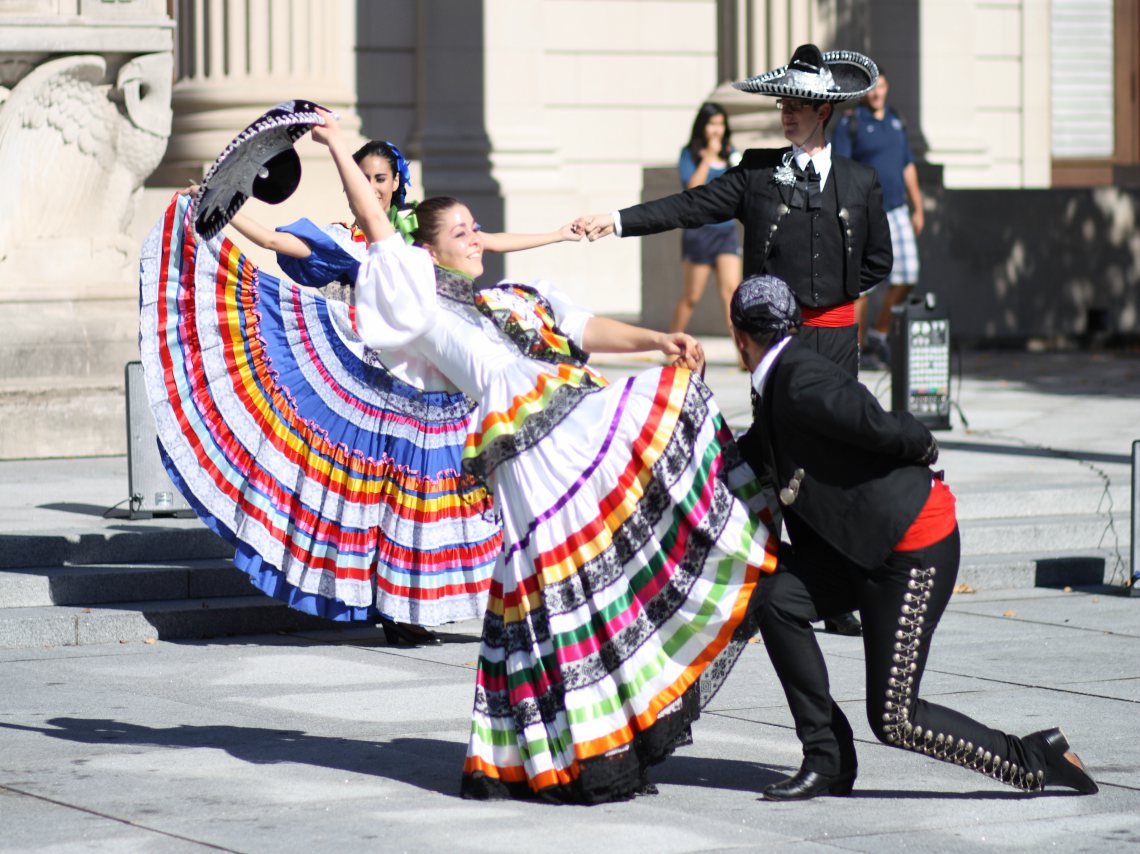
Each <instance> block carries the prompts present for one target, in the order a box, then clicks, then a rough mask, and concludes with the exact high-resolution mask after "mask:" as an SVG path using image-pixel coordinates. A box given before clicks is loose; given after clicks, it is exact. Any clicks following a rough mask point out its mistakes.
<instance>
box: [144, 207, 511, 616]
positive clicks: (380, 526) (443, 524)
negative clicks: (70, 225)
mask: <svg viewBox="0 0 1140 854" xmlns="http://www.w3.org/2000/svg"><path fill="white" fill-rule="evenodd" d="M188 207H189V198H188V197H186V196H176V197H175V199H174V200H173V201H172V202H171V204H170V207H169V208H168V209H167V211H166V213H165V215H164V216H163V218H162V219H161V220H160V222H159V223H158V225H156V226H155V228H154V230H153V231H152V232H151V233H150V235H149V236H148V238H147V240H146V242H145V244H144V246H143V252H142V262H141V269H140V288H141V308H140V311H141V315H140V334H139V338H140V346H141V350H142V361H143V366H144V374H145V378H146V386H147V392H148V395H149V397H150V401H151V407H152V411H153V413H154V417H155V424H156V428H157V431H158V439H159V444H160V446H161V450H162V452H163V455H164V461H165V463H166V467H167V470H168V472H169V473H170V476H171V478H172V479H173V480H174V482H175V483H176V484H177V485H178V487H179V488H180V489H181V491H182V492H183V494H184V495H185V496H186V497H187V499H188V500H189V501H190V502H191V504H192V505H193V506H194V507H195V509H196V510H197V511H198V514H199V515H200V517H201V518H202V519H203V520H204V521H205V522H206V524H207V525H209V526H210V527H211V528H212V529H213V530H214V531H216V532H217V533H218V534H220V535H221V536H223V537H225V538H226V539H228V540H230V541H231V542H232V543H233V544H234V545H235V547H236V550H237V551H236V555H235V563H236V564H237V565H238V566H239V567H240V568H241V569H242V570H244V571H245V572H246V573H248V574H249V576H250V578H251V579H252V581H253V583H254V585H255V586H257V587H258V588H259V589H261V590H262V591H264V592H265V593H267V594H269V595H271V596H274V597H277V598H279V599H282V600H284V601H285V602H287V603H288V604H289V605H290V606H292V607H294V608H297V609H299V610H301V611H305V612H307V613H311V614H315V615H318V616H322V617H326V618H329V619H333V620H369V621H374V620H375V619H377V617H378V616H380V615H384V616H386V617H389V618H391V619H394V620H397V621H399V622H406V623H414V624H419V625H439V624H442V623H446V622H451V621H456V620H465V619H471V618H475V617H479V616H482V614H483V612H484V609H485V605H486V601H487V593H488V590H489V587H490V581H491V573H492V568H493V565H494V563H495V559H496V557H497V556H498V553H499V550H500V546H501V540H502V537H501V532H500V527H499V520H498V516H497V512H496V510H495V509H494V507H493V506H492V502H491V499H490V497H489V495H488V493H487V491H486V489H485V487H484V486H483V484H481V483H480V482H478V481H477V480H475V479H474V478H471V477H470V476H467V475H464V474H463V473H462V471H461V465H460V461H461V455H462V449H463V445H464V441H465V439H466V436H467V432H468V427H469V423H470V419H471V411H472V408H473V404H472V403H471V402H470V401H469V400H467V398H465V397H464V396H463V395H462V394H460V393H458V392H456V391H455V390H454V389H453V388H451V390H443V391H424V390H422V389H420V388H417V387H415V386H413V385H410V384H408V383H406V382H403V381H401V380H400V379H397V378H396V377H395V376H394V375H393V374H392V373H391V372H389V371H388V370H386V369H385V368H384V367H383V366H382V364H380V363H378V362H377V361H376V360H375V359H369V358H367V355H368V354H367V353H366V352H365V351H364V349H363V347H362V346H361V345H360V342H359V339H355V340H354V336H353V335H352V333H351V329H352V323H351V318H350V317H349V313H350V308H349V306H347V305H345V304H344V303H340V302H334V301H327V300H325V299H324V298H322V297H321V296H320V295H319V294H317V293H315V292H313V291H310V290H306V289H303V288H300V287H298V286H296V285H293V284H291V283H289V282H282V281H278V280H277V279H275V278H273V277H272V276H269V275H266V274H264V273H261V272H260V271H259V270H258V269H257V268H256V267H254V266H253V264H251V263H250V261H249V260H248V259H247V258H246V257H245V256H243V255H242V254H241V253H240V252H239V251H238V249H237V248H236V247H235V246H234V245H233V244H232V243H230V242H229V241H228V240H226V239H224V238H222V237H220V236H219V237H217V238H215V239H213V240H211V241H199V240H198V238H197V236H196V235H195V234H194V232H193V230H192V228H191V227H190V225H189V220H188V218H187V209H188Z"/></svg>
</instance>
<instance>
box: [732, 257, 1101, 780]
mask: <svg viewBox="0 0 1140 854" xmlns="http://www.w3.org/2000/svg"><path fill="white" fill-rule="evenodd" d="M731 317H732V324H733V335H734V338H735V341H736V345H737V348H738V349H739V351H740V354H741V356H742V357H743V358H744V361H745V364H746V365H747V366H748V369H749V370H750V371H751V372H752V387H753V391H754V393H755V396H756V400H755V407H754V410H755V411H754V422H753V424H752V427H751V429H750V430H749V431H748V433H747V434H746V435H745V436H744V438H743V439H742V440H741V448H742V451H743V453H744V456H745V458H746V459H748V461H749V462H750V463H751V465H752V467H753V468H754V469H755V470H756V471H757V472H760V471H761V470H763V469H768V470H769V471H770V473H771V477H772V480H773V481H774V482H775V484H776V488H777V490H778V498H779V502H780V508H781V511H782V513H783V521H784V524H785V526H786V528H787V533H788V537H789V539H790V540H791V548H790V549H787V548H782V549H781V564H782V566H781V569H780V571H778V572H776V573H775V574H773V575H770V576H766V577H765V578H764V579H762V580H761V582H760V585H759V588H758V589H757V592H756V594H755V595H756V596H757V597H759V599H758V602H759V608H760V612H759V613H760V631H761V634H762V635H763V638H764V643H765V645H766V646H767V649H768V654H769V656H770V657H771V659H772V665H773V667H774V668H775V670H776V675H777V676H778V677H779V679H780V682H781V683H782V684H783V686H784V691H785V693H786V695H787V699H788V705H789V706H790V708H791V712H792V717H793V718H794V720H795V725H796V734H797V735H798V736H799V738H800V741H801V742H802V744H803V754H804V759H803V764H802V766H801V767H800V770H799V771H798V772H797V773H796V774H795V775H793V776H792V777H789V778H788V779H786V780H782V781H780V782H778V783H775V784H773V785H771V786H769V787H768V788H767V789H766V790H765V791H764V797H765V798H767V799H769V800H797V799H804V798H812V797H815V796H816V795H823V794H830V795H846V794H849V793H850V792H851V789H852V786H853V785H854V783H855V774H856V768H857V763H856V756H855V743H854V739H853V737H852V733H851V727H850V725H849V724H848V722H847V718H846V717H845V716H844V714H843V712H842V711H841V710H840V708H839V706H838V705H837V704H836V702H835V701H834V700H833V699H832V698H831V694H830V692H829V689H828V678H827V668H826V665H825V664H824V661H823V655H822V653H821V652H820V649H819V645H818V644H817V642H816V639H815V633H814V631H813V630H812V627H811V623H812V621H815V620H819V619H821V618H824V617H829V616H831V615H833V614H837V613H842V612H844V611H850V610H852V609H853V608H857V609H858V610H859V614H860V617H861V618H862V620H863V648H864V653H865V658H866V671H867V701H866V702H867V720H868V721H869V722H870V725H871V729H872V731H873V732H874V733H875V736H876V737H877V738H878V739H879V740H880V741H882V742H884V743H886V744H890V745H893V746H894V747H899V748H903V749H906V750H913V751H915V752H918V753H923V754H925V755H927V756H933V757H934V758H936V759H941V760H943V761H946V762H952V763H954V764H956V765H961V766H963V767H964V768H968V769H970V770H973V771H978V772H980V773H983V774H986V775H987V776H990V777H993V778H995V779H997V780H1000V781H1001V782H1003V783H1007V784H1009V785H1012V786H1014V787H1016V788H1019V789H1022V790H1024V791H1029V792H1036V791H1040V790H1041V789H1043V788H1044V787H1045V786H1046V785H1050V786H1066V787H1069V788H1073V789H1076V790H1077V791H1078V792H1080V793H1082V794H1092V793H1094V792H1096V791H1097V785H1096V783H1095V782H1094V781H1093V779H1092V778H1091V777H1090V776H1089V775H1088V774H1087V773H1085V771H1084V768H1083V766H1082V765H1081V762H1080V759H1079V758H1077V756H1076V755H1075V754H1074V753H1072V752H1070V751H1069V745H1068V742H1067V741H1066V739H1065V736H1064V735H1063V734H1062V732H1061V731H1060V730H1059V729H1049V730H1043V731H1041V732H1035V733H1033V734H1032V735H1027V736H1024V737H1021V738H1019V737H1017V736H1013V735H1007V734H1006V733H1004V732H1001V731H999V730H996V729H991V728H990V727H987V726H985V725H983V724H981V723H978V722H977V721H975V720H973V719H971V718H969V717H967V716H965V715H963V714H960V713H959V712H955V711H953V710H952V709H947V708H945V707H943V706H937V705H935V704H933V703H928V702H926V701H924V700H920V699H919V686H920V684H921V681H922V672H923V668H924V666H925V664H926V657H927V654H928V652H929V650H930V641H931V638H932V636H933V634H934V630H935V629H936V628H937V627H938V621H939V619H940V618H941V616H942V612H943V611H944V610H945V608H946V604H947V602H948V601H949V600H950V594H951V593H952V591H953V589H954V580H955V578H956V577H957V574H958V553H959V541H958V524H957V518H956V515H955V510H954V496H953V494H952V493H951V492H950V490H949V488H948V487H947V486H946V484H945V483H944V482H943V480H942V473H941V472H932V471H931V469H930V465H931V464H932V463H933V462H935V460H936V459H937V457H938V446H937V444H936V443H935V441H934V437H933V436H932V435H931V433H930V431H929V430H927V429H926V428H925V427H924V426H922V424H920V423H919V422H918V421H917V420H915V419H914V418H913V417H912V416H911V415H910V414H909V413H897V412H886V411H885V410H884V409H883V408H882V407H881V406H880V405H879V403H878V401H877V400H876V399H875V397H874V396H873V395H872V394H871V393H870V392H869V391H868V390H867V389H866V387H864V386H862V385H861V384H860V383H859V382H857V381H856V380H855V379H854V378H853V377H852V376H851V375H850V374H849V373H848V372H846V371H844V370H843V369H842V368H839V367H838V366H836V365H835V364H834V363H833V362H831V361H829V360H827V359H826V358H824V357H822V356H821V355H819V354H818V353H816V352H814V351H813V350H812V349H811V348H809V347H805V346H802V345H799V343H798V342H797V340H796V332H797V331H798V329H799V326H800V311H799V308H798V307H797V305H796V300H795V297H794V296H793V295H792V292H791V290H790V289H789V288H788V286H787V285H786V284H785V283H784V282H783V281H782V280H781V279H778V278H776V277H774V276H767V275H761V276H752V277H750V278H748V279H746V280H745V281H744V282H743V283H742V284H741V286H740V287H739V289H737V291H736V294H735V295H734V296H733V299H732V306H731ZM789 552H790V554H789ZM785 554H787V557H786V558H785Z"/></svg>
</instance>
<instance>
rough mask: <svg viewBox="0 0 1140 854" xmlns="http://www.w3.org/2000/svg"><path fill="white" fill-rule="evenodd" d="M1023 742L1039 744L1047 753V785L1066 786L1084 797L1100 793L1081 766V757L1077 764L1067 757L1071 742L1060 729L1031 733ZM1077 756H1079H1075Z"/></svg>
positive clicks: (1094, 782)
mask: <svg viewBox="0 0 1140 854" xmlns="http://www.w3.org/2000/svg"><path fill="white" fill-rule="evenodd" d="M1022 741H1023V742H1025V741H1028V742H1037V743H1038V744H1040V745H1041V748H1042V750H1043V751H1044V753H1045V785H1046V786H1066V787H1068V788H1070V789H1076V790H1077V791H1078V792H1080V793H1081V794H1082V795H1095V794H1096V793H1097V792H1099V791H1100V787H1099V786H1098V785H1097V784H1096V780H1094V779H1093V778H1092V777H1090V776H1089V775H1088V772H1087V771H1085V769H1084V766H1083V765H1081V764H1080V757H1077V761H1076V762H1072V761H1070V760H1069V759H1068V758H1067V757H1066V756H1065V753H1066V751H1068V750H1069V740H1068V739H1067V738H1065V734H1064V733H1063V732H1061V730H1060V729H1058V728H1056V727H1054V728H1053V729H1043V730H1041V731H1040V732H1035V733H1031V734H1029V735H1027V736H1025V738H1023V739H1022ZM1073 756H1077V754H1075V753H1074V754H1073Z"/></svg>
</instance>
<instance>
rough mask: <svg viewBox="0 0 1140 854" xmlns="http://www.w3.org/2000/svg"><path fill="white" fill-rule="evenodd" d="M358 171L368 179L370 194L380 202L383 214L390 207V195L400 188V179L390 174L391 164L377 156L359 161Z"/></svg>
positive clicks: (370, 156) (371, 155)
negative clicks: (372, 193) (374, 195)
mask: <svg viewBox="0 0 1140 854" xmlns="http://www.w3.org/2000/svg"><path fill="white" fill-rule="evenodd" d="M360 171H361V172H363V173H364V177H366V178H367V179H368V183H369V185H370V186H371V187H372V192H374V193H375V194H376V198H377V199H379V200H380V207H382V208H383V209H384V213H387V212H388V208H390V207H391V206H392V194H393V193H395V192H396V190H397V189H398V188H399V186H400V177H399V176H398V175H393V174H392V164H391V163H389V162H388V159H387V158H385V157H381V156H380V155H379V154H369V155H368V156H367V157H365V158H363V159H361V161H360Z"/></svg>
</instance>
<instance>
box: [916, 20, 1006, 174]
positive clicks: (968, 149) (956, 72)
mask: <svg viewBox="0 0 1140 854" xmlns="http://www.w3.org/2000/svg"><path fill="white" fill-rule="evenodd" d="M917 11H918V44H917V53H918V57H919V58H920V61H921V73H920V86H919V99H918V102H919V108H920V113H919V126H920V127H921V128H922V133H923V136H924V137H925V139H926V159H927V160H928V161H929V162H931V163H937V164H940V165H941V166H943V168H944V172H943V180H944V181H945V183H946V186H948V187H953V186H968V185H970V184H972V183H974V182H975V181H977V180H978V175H979V174H984V171H985V169H986V167H987V165H988V163H989V150H988V146H987V144H986V141H985V139H983V137H982V135H981V134H980V133H979V131H978V110H977V88H976V87H977V81H976V79H975V64H976V63H975V57H976V54H975V49H974V39H975V27H976V22H975V18H976V15H977V8H976V4H975V2H974V0H952V2H950V0H919V3H918V10H917Z"/></svg>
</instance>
